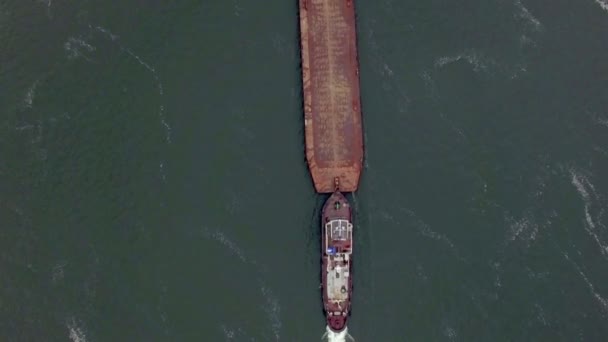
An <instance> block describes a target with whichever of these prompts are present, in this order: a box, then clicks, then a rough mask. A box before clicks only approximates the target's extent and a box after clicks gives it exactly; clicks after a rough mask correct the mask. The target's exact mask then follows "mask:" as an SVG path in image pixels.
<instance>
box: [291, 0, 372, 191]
mask: <svg viewBox="0 0 608 342" xmlns="http://www.w3.org/2000/svg"><path fill="white" fill-rule="evenodd" d="M300 41H301V54H302V83H303V90H304V126H305V136H306V159H307V161H308V167H309V169H310V172H311V175H312V178H313V182H314V184H315V189H316V190H317V192H320V193H330V192H333V191H334V190H335V187H334V180H335V178H336V177H337V178H339V181H340V191H342V192H352V191H355V190H357V188H358V185H359V178H360V175H361V168H362V160H363V133H362V125H361V111H360V104H359V103H360V95H359V75H358V63H357V37H356V28H355V9H354V5H353V3H352V1H350V0H300Z"/></svg>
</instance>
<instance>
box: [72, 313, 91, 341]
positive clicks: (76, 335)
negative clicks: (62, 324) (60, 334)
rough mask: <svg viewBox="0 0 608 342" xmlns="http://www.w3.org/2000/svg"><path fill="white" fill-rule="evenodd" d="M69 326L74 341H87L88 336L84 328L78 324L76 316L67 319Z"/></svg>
mask: <svg viewBox="0 0 608 342" xmlns="http://www.w3.org/2000/svg"><path fill="white" fill-rule="evenodd" d="M67 328H68V333H69V335H68V336H69V338H70V340H71V341H72V342H86V341H87V336H86V334H85V333H84V331H83V330H82V328H81V327H80V326H79V325H78V324H77V322H76V319H74V317H70V318H69V319H68V321H67Z"/></svg>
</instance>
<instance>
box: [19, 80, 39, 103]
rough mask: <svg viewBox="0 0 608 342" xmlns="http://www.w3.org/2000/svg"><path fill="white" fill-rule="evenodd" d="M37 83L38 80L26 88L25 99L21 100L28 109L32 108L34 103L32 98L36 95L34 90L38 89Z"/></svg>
mask: <svg viewBox="0 0 608 342" xmlns="http://www.w3.org/2000/svg"><path fill="white" fill-rule="evenodd" d="M39 83H40V80H36V81H34V83H33V84H32V85H31V86H30V87H29V88H28V90H27V92H26V93H25V98H24V99H23V102H24V103H25V106H26V107H28V108H32V104H33V103H34V96H35V95H36V88H37V87H38V84H39Z"/></svg>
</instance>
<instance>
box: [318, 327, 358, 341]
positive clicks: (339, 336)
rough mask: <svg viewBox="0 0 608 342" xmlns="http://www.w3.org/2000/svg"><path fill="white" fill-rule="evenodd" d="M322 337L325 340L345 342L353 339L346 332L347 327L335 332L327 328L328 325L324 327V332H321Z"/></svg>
mask: <svg viewBox="0 0 608 342" xmlns="http://www.w3.org/2000/svg"><path fill="white" fill-rule="evenodd" d="M323 338H325V339H326V340H327V342H346V341H348V340H351V341H354V339H353V338H352V336H350V335H349V334H348V327H345V328H344V330H342V331H340V332H335V331H333V330H331V329H330V328H329V326H327V327H325V334H323Z"/></svg>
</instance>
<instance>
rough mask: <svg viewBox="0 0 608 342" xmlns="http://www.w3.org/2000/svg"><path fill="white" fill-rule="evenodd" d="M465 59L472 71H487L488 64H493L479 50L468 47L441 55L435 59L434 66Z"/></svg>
mask: <svg viewBox="0 0 608 342" xmlns="http://www.w3.org/2000/svg"><path fill="white" fill-rule="evenodd" d="M460 60H465V61H466V62H467V63H469V64H470V65H471V66H472V67H473V71H475V72H479V71H487V70H488V64H495V63H494V62H493V61H491V60H490V59H488V58H487V57H485V56H484V55H483V54H481V53H480V52H478V51H476V50H473V49H469V50H465V51H463V52H460V53H458V54H455V55H452V56H443V57H439V58H437V59H436V60H435V67H437V68H442V67H444V66H446V65H448V64H451V63H454V62H458V61H460Z"/></svg>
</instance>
